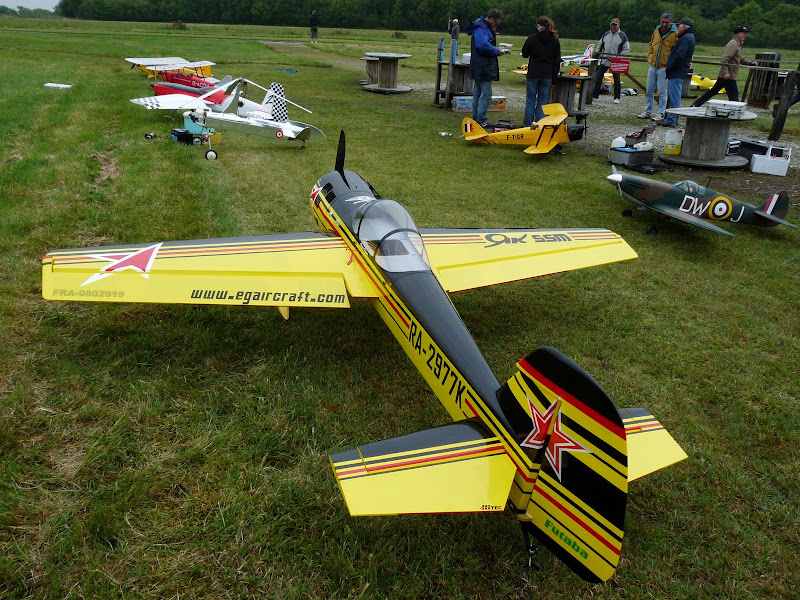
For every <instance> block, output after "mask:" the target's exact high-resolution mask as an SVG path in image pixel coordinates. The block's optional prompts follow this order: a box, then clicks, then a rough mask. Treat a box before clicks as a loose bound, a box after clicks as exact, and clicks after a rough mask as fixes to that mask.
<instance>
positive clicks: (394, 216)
mask: <svg viewBox="0 0 800 600" xmlns="http://www.w3.org/2000/svg"><path fill="white" fill-rule="evenodd" d="M353 231H354V232H355V234H356V237H357V238H358V241H359V242H360V243H361V246H362V247H363V248H364V249H365V250H366V251H367V252H368V253H370V254H371V255H373V256H374V257H375V262H376V263H377V264H378V266H379V267H380V268H381V269H383V270H384V271H389V272H393V273H402V272H406V271H428V270H430V263H429V262H428V255H427V254H426V252H425V245H424V244H423V243H422V236H421V235H420V234H419V231H417V226H416V225H415V224H414V220H413V219H412V218H411V215H409V214H408V212H407V211H406V209H405V208H403V207H402V206H401V205H400V204H398V203H397V202H395V201H394V200H377V201H375V202H370V203H369V204H367V205H365V206H364V207H363V208H362V209H361V210H359V211H358V212H357V213H356V216H355V217H354V218H353Z"/></svg>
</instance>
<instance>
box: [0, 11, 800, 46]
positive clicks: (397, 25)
mask: <svg viewBox="0 0 800 600" xmlns="http://www.w3.org/2000/svg"><path fill="white" fill-rule="evenodd" d="M492 7H497V8H500V9H501V10H503V12H504V13H505V15H506V19H505V21H504V22H503V24H502V25H501V26H500V34H501V35H502V34H503V33H505V34H509V35H528V34H530V33H531V32H532V31H533V30H534V26H535V23H536V19H537V18H538V17H539V16H540V15H548V16H550V17H551V18H552V19H553V21H554V22H555V24H556V29H558V31H559V35H560V36H561V37H564V38H573V39H574V38H579V39H596V38H599V37H600V35H601V34H602V33H603V32H604V31H606V29H608V23H609V22H610V20H611V19H612V18H613V17H619V19H620V20H621V21H622V30H623V31H624V32H625V33H626V34H627V35H628V37H629V39H631V40H632V41H642V42H644V41H647V40H649V39H650V34H651V33H652V31H653V28H654V27H656V25H658V22H659V17H660V16H661V13H663V12H671V13H672V14H673V15H674V18H675V21H677V20H678V19H681V18H683V17H689V18H691V19H692V20H693V21H694V24H695V37H696V38H697V41H698V43H702V44H724V43H725V42H727V40H728V39H730V37H731V35H732V32H733V28H734V27H735V26H736V25H740V24H741V25H747V26H748V27H750V28H751V29H752V33H751V34H750V37H749V39H748V44H749V45H752V46H759V47H769V48H776V49H778V48H786V49H794V48H800V6H798V4H797V0H789V1H788V2H786V1H784V0H683V1H680V2H661V1H653V0H298V1H297V2H296V3H294V4H293V5H291V6H290V5H289V4H288V3H287V2H286V1H285V0H60V1H59V3H58V5H57V6H56V9H55V11H54V13H55V14H56V15H60V16H64V17H70V18H78V19H95V20H109V21H155V22H161V21H164V22H173V21H183V22H186V23H223V24H241V25H243V24H251V25H286V26H295V27H304V26H307V25H308V21H309V17H310V15H311V10H312V9H315V10H316V11H317V13H318V14H319V16H320V18H321V21H322V23H321V26H322V27H323V28H338V29H355V28H368V29H394V30H422V31H445V30H447V26H448V22H449V19H450V18H453V17H457V18H458V19H459V20H460V21H461V24H462V25H461V26H462V30H463V28H464V26H465V24H466V22H467V21H469V20H472V19H475V18H477V17H479V16H481V15H485V14H486V12H487V11H488V9H489V8H492ZM18 8H19V9H20V10H22V11H27V13H28V14H25V15H24V16H42V15H41V13H49V11H41V10H36V11H30V10H29V9H24V8H23V7H18ZM4 9H5V10H4ZM31 12H35V13H37V14H30V13H31ZM11 13H15V11H14V10H12V9H9V8H7V7H5V6H0V14H11ZM17 14H21V13H19V12H18V11H17Z"/></svg>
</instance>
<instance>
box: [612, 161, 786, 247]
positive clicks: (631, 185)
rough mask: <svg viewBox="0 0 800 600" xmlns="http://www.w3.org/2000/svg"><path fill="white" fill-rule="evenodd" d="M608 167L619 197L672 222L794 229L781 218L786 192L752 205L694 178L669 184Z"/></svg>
mask: <svg viewBox="0 0 800 600" xmlns="http://www.w3.org/2000/svg"><path fill="white" fill-rule="evenodd" d="M611 170H612V171H613V173H612V174H611V175H609V176H608V178H607V179H608V180H609V181H610V182H611V183H612V184H613V185H615V186H616V187H617V190H619V194H620V196H622V197H623V198H625V200H628V201H629V202H632V203H634V204H636V205H637V206H639V207H644V208H649V209H651V210H654V211H656V212H660V213H661V214H664V215H666V216H668V217H670V218H672V219H675V220H676V221H683V222H684V223H689V224H691V225H696V226H697V227H702V228H703V229H708V230H710V231H715V232H717V233H724V234H725V235H733V234H732V233H731V232H729V231H725V230H724V229H722V228H721V227H717V226H716V225H714V224H713V223H709V222H707V221H704V220H703V219H710V220H712V221H729V222H730V223H746V224H747V225H759V226H761V227H776V226H778V225H787V226H789V227H793V228H795V229H798V227H797V225H793V224H792V223H790V222H789V221H785V220H784V217H785V216H786V213H787V211H788V210H789V196H788V194H787V193H786V192H779V193H777V194H772V195H771V196H770V197H769V198H767V201H766V202H764V204H762V205H761V206H759V207H758V208H756V207H755V206H753V205H752V204H747V203H745V202H740V201H739V200H734V199H733V198H729V197H728V196H725V195H723V194H720V193H719V192H716V191H714V190H712V189H711V188H706V187H703V186H702V185H698V184H696V183H695V182H694V181H689V180H685V181H679V182H678V183H675V184H670V183H663V182H661V181H655V180H654V179H647V178H646V177H638V176H636V175H629V174H627V173H626V174H622V173H618V172H617V169H616V168H615V167H613V166H612V167H611ZM623 214H627V213H623ZM656 232H657V230H656V228H655V227H650V228H649V229H648V233H656Z"/></svg>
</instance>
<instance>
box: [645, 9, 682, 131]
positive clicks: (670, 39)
mask: <svg viewBox="0 0 800 600" xmlns="http://www.w3.org/2000/svg"><path fill="white" fill-rule="evenodd" d="M677 30H678V28H677V27H675V24H674V23H673V22H672V13H668V12H665V13H664V14H662V15H661V24H660V25H659V26H658V27H656V28H655V29H654V30H653V34H652V35H651V36H650V46H649V47H648V49H647V62H648V63H650V67H649V68H648V69H647V85H646V92H645V99H644V112H643V113H642V114H640V115H636V116H637V117H639V118H640V119H650V118H652V119H653V120H654V121H658V120H659V119H663V118H664V111H665V110H667V55H668V54H669V51H670V50H671V49H672V46H674V45H675V42H676V41H677V39H678V33H677ZM656 89H658V112H657V113H656V114H655V115H653V104H654V102H655V98H654V97H655V93H656Z"/></svg>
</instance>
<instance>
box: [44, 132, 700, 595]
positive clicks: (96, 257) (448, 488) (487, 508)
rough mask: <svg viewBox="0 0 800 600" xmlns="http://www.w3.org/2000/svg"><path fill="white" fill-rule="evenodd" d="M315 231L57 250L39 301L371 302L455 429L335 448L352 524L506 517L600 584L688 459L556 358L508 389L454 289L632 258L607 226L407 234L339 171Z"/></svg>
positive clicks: (315, 200)
mask: <svg viewBox="0 0 800 600" xmlns="http://www.w3.org/2000/svg"><path fill="white" fill-rule="evenodd" d="M310 198H311V210H312V212H313V215H314V218H315V219H316V221H317V224H318V225H319V226H320V228H321V230H322V232H321V233H296V234H273V235H260V236H251V237H240V238H225V239H207V240H192V241H182V242H155V243H147V244H134V245H122V246H106V247H99V248H78V249H72V250H54V251H52V252H50V253H49V254H48V255H47V256H45V257H44V258H43V259H42V294H43V296H44V298H45V299H47V300H77V301H97V302H165V303H181V304H227V305H249V306H273V307H278V308H279V309H282V315H283V316H284V318H288V309H289V307H308V308H332V307H339V308H347V307H349V302H348V296H352V297H354V298H368V299H369V300H370V301H371V302H372V305H373V307H374V308H375V310H376V311H377V312H378V314H379V315H380V316H381V318H382V319H383V321H384V322H385V323H386V325H387V326H388V328H389V330H390V331H391V332H392V334H393V335H394V336H395V338H396V339H397V341H398V342H399V343H400V346H401V348H402V349H403V350H404V351H405V353H406V354H407V355H408V357H409V359H410V360H411V362H412V363H413V364H414V366H415V367H416V368H417V369H418V370H419V372H420V374H421V375H422V377H423V378H424V379H425V381H426V382H427V383H428V385H429V386H430V387H431V389H432V390H433V392H434V394H435V395H436V396H437V398H438V399H439V400H440V401H441V403H442V404H443V405H444V407H445V408H446V410H447V411H448V413H449V414H450V415H451V416H452V418H453V419H454V420H455V421H456V423H454V424H451V425H445V426H442V427H435V428H433V429H428V430H425V431H420V432H418V433H413V434H410V435H404V436H401V437H397V438H393V439H388V440H384V441H379V442H374V443H370V444H366V445H363V446H359V447H357V448H354V449H352V450H347V451H344V452H340V453H337V454H334V455H333V456H332V457H331V464H332V467H333V471H334V475H335V477H336V480H337V482H338V484H339V488H340V490H341V492H342V495H343V496H344V500H345V502H346V504H347V507H348V509H349V511H350V513H351V515H354V516H356V515H394V514H401V513H451V512H503V510H504V508H505V506H506V503H508V505H509V507H510V510H511V511H512V513H513V514H514V515H515V516H516V517H517V519H518V520H519V521H520V522H521V524H522V527H523V531H524V532H525V535H526V540H528V551H529V552H532V546H531V543H530V541H529V538H528V536H529V535H531V534H532V535H533V536H535V537H536V538H537V539H538V540H540V541H541V543H542V544H544V545H545V546H546V547H547V548H549V549H550V550H551V551H552V552H554V553H555V554H556V556H558V557H559V558H560V559H561V560H563V561H564V562H565V563H566V564H567V565H569V567H570V568H572V569H573V570H574V571H575V572H576V573H578V574H579V575H580V576H582V577H584V578H586V579H588V580H590V581H605V580H607V579H608V578H609V577H611V576H612V575H613V573H614V571H615V569H616V566H617V564H618V562H619V559H620V552H621V547H622V538H623V533H624V520H625V506H626V499H627V494H628V484H629V482H630V481H632V480H634V479H637V478H639V477H642V476H644V475H646V474H648V473H651V472H653V471H655V470H657V469H660V468H662V467H665V466H668V465H670V464H672V463H674V462H677V461H679V460H682V459H684V458H686V454H685V453H684V452H683V451H682V450H681V448H680V447H679V446H678V445H677V444H676V443H675V441H674V440H673V439H672V437H671V436H670V435H669V434H668V433H667V431H666V430H665V429H664V428H663V427H662V426H661V424H660V423H659V422H658V421H657V420H656V419H655V418H654V417H653V416H652V415H651V414H650V413H649V412H647V411H646V410H644V409H641V408H629V409H617V407H616V406H615V404H614V403H613V402H612V401H611V399H610V398H609V397H608V395H607V394H606V393H605V392H604V391H603V390H602V388H601V387H600V386H599V385H598V384H597V383H596V382H595V381H594V379H592V378H591V376H589V375H588V374H587V373H586V372H585V371H583V370H582V369H581V368H580V367H579V366H577V365H576V364H575V363H574V362H572V361H571V360H570V359H569V358H567V357H566V356H564V355H563V354H561V353H560V352H558V351H557V350H555V349H553V348H549V347H542V348H539V349H537V350H535V351H534V352H533V353H531V354H530V355H529V356H528V357H527V358H525V359H523V360H520V361H519V363H518V365H517V370H516V372H515V374H514V375H513V376H512V377H511V378H510V379H509V380H508V381H507V382H506V383H505V384H503V385H501V384H500V382H499V381H498V380H497V378H496V377H495V375H494V374H493V373H492V371H491V369H490V367H489V365H488V364H487V362H486V360H485V359H484V357H483V355H482V354H481V352H480V350H479V349H478V347H477V345H476V344H475V341H474V340H473V339H472V337H471V336H470V334H469V332H468V331H467V329H466V327H465V325H464V323H463V322H462V320H461V318H460V317H459V315H458V313H457V312H456V309H455V307H454V306H453V304H452V302H451V301H450V298H449V297H448V292H457V291H461V290H466V289H472V288H476V287H482V286H488V285H495V284H499V283H505V282H509V281H517V280H520V279H526V278H530V277H538V276H541V275H547V274H550V273H557V272H562V271H569V270H574V269H580V268H584V267H590V266H594V265H600V264H606V263H611V262H616V261H621V260H627V259H631V258H635V257H636V253H635V252H634V251H633V250H632V249H631V248H630V246H628V244H627V243H625V241H624V240H623V239H622V238H620V236H619V235H617V234H615V233H613V232H611V231H608V230H605V229H584V228H576V229H482V230H478V229H418V228H417V226H416V225H415V224H414V221H413V219H412V218H411V215H409V213H408V212H407V211H406V210H405V209H404V208H403V207H402V206H401V205H400V204H399V203H397V202H395V201H393V200H389V199H384V198H381V197H380V196H379V195H378V194H377V193H376V192H375V190H374V189H373V187H372V186H371V185H370V184H369V183H367V182H366V181H365V180H364V179H362V178H361V177H360V176H359V175H357V174H356V173H354V172H352V171H346V170H345V169H344V133H342V135H341V137H340V141H339V151H338V153H337V158H336V166H335V170H334V171H331V172H330V173H327V174H326V175H323V176H322V177H321V178H320V179H319V180H318V181H317V182H316V184H315V185H314V187H313V189H312V190H311V196H310Z"/></svg>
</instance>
